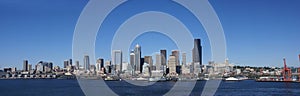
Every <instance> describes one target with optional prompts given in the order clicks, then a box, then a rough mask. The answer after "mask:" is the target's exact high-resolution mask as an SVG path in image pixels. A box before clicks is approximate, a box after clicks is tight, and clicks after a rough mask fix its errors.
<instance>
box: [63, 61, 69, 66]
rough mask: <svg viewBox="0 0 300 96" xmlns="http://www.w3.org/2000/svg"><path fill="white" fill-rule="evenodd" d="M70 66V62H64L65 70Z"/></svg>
mask: <svg viewBox="0 0 300 96" xmlns="http://www.w3.org/2000/svg"><path fill="white" fill-rule="evenodd" d="M68 65H69V60H65V61H64V68H67V66H68Z"/></svg>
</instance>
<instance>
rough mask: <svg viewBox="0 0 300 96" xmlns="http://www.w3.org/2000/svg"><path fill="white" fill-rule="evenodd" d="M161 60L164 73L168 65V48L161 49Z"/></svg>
mask: <svg viewBox="0 0 300 96" xmlns="http://www.w3.org/2000/svg"><path fill="white" fill-rule="evenodd" d="M160 60H161V63H160V64H161V66H162V68H163V73H166V70H165V69H166V65H167V50H160Z"/></svg>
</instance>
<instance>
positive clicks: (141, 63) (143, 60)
mask: <svg viewBox="0 0 300 96" xmlns="http://www.w3.org/2000/svg"><path fill="white" fill-rule="evenodd" d="M140 60H141V61H140V70H139V71H140V73H143V66H144V62H145V59H144V58H141V59H140Z"/></svg>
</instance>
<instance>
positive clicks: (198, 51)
mask: <svg viewBox="0 0 300 96" xmlns="http://www.w3.org/2000/svg"><path fill="white" fill-rule="evenodd" d="M198 63H199V64H200V71H201V72H202V69H201V66H202V46H201V40H200V39H194V48H193V64H198Z"/></svg>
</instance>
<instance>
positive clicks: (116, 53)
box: [112, 50, 122, 71]
mask: <svg viewBox="0 0 300 96" xmlns="http://www.w3.org/2000/svg"><path fill="white" fill-rule="evenodd" d="M112 64H113V65H114V66H115V67H116V68H115V69H114V71H115V70H118V71H122V51H121V50H113V52H112Z"/></svg>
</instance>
